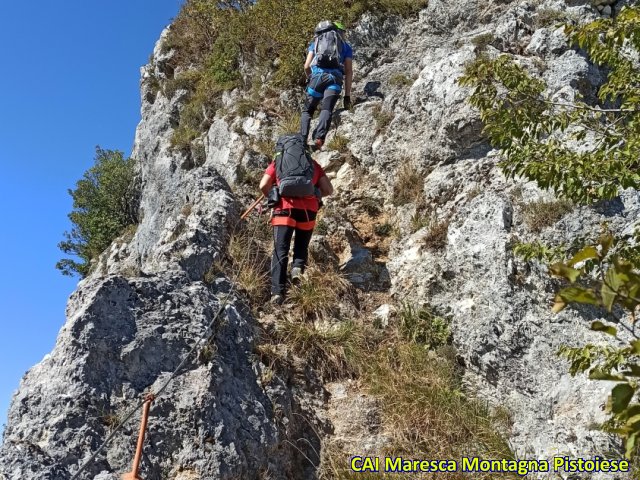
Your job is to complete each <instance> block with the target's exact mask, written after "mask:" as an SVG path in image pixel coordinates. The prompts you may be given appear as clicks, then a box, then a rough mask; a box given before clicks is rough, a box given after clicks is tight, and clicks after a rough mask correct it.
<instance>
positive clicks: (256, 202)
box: [240, 193, 264, 220]
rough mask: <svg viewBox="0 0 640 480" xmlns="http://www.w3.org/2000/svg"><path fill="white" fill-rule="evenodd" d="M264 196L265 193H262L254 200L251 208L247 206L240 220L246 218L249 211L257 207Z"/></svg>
mask: <svg viewBox="0 0 640 480" xmlns="http://www.w3.org/2000/svg"><path fill="white" fill-rule="evenodd" d="M263 198H264V193H263V194H262V195H260V198H258V199H257V200H256V201H255V202H253V203H252V204H251V206H250V207H249V208H247V211H246V212H244V213H243V214H242V216H241V217H240V220H244V219H245V218H246V216H247V215H249V212H250V211H251V210H253V209H254V208H256V206H257V205H258V204H259V203H260V202H261V201H262V199H263Z"/></svg>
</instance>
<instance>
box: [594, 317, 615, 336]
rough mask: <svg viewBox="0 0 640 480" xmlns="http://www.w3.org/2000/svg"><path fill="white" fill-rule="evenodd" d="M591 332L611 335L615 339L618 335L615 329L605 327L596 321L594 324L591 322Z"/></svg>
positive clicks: (608, 326)
mask: <svg viewBox="0 0 640 480" xmlns="http://www.w3.org/2000/svg"><path fill="white" fill-rule="evenodd" d="M591 330H594V331H596V332H604V333H606V334H608V335H611V336H613V337H615V336H616V335H617V334H618V330H616V328H615V327H612V326H610V325H606V324H604V323H602V322H600V321H598V320H596V321H595V322H593V323H592V324H591Z"/></svg>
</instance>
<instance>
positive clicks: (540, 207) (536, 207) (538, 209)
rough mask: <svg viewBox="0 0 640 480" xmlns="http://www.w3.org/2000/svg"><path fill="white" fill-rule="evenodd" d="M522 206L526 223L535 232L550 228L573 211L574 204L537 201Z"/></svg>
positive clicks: (566, 201)
mask: <svg viewBox="0 0 640 480" xmlns="http://www.w3.org/2000/svg"><path fill="white" fill-rule="evenodd" d="M520 206H521V209H522V216H523V219H524V222H525V224H526V225H527V227H529V229H530V230H532V231H533V232H540V231H542V230H543V229H544V228H546V227H550V226H551V225H553V224H554V223H556V222H558V221H559V220H560V219H561V218H562V217H564V216H565V215H566V214H567V213H569V212H570V211H572V210H573V204H572V203H571V202H569V201H568V200H553V201H550V202H547V201H545V200H536V201H533V202H529V203H523V204H521V205H520Z"/></svg>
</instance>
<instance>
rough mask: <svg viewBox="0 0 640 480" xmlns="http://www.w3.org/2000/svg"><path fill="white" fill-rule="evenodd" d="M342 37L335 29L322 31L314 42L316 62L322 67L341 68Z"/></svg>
mask: <svg viewBox="0 0 640 480" xmlns="http://www.w3.org/2000/svg"><path fill="white" fill-rule="evenodd" d="M341 52H342V39H341V38H340V35H339V34H338V32H336V31H335V30H329V31H326V32H322V33H320V34H319V35H318V36H317V37H316V39H315V42H314V47H313V54H314V61H315V64H316V65H317V66H319V67H321V68H327V69H336V68H341V67H342V64H341V63H340V53H341Z"/></svg>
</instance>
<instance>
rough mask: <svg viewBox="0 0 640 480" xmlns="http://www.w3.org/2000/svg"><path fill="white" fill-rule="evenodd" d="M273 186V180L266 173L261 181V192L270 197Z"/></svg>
mask: <svg viewBox="0 0 640 480" xmlns="http://www.w3.org/2000/svg"><path fill="white" fill-rule="evenodd" d="M272 186H273V179H272V178H271V177H270V176H269V175H267V174H266V173H265V174H264V175H263V176H262V180H260V191H261V192H262V193H264V196H265V197H267V196H269V190H271V187H272Z"/></svg>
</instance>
